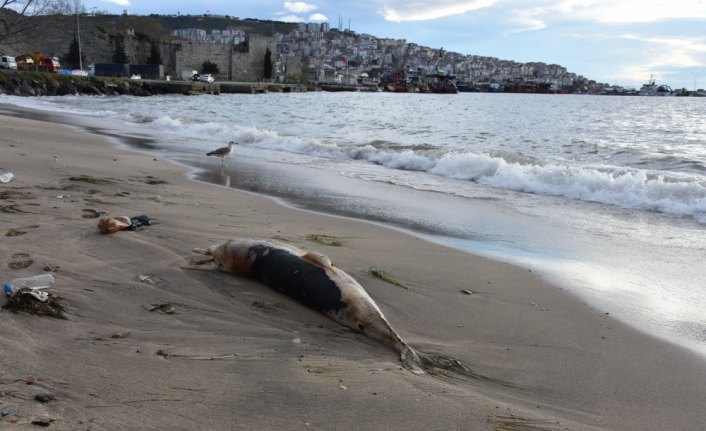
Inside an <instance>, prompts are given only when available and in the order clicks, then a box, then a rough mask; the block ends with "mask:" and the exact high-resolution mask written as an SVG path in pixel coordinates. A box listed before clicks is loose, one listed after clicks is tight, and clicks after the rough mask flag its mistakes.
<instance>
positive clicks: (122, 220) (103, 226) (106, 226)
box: [98, 216, 132, 234]
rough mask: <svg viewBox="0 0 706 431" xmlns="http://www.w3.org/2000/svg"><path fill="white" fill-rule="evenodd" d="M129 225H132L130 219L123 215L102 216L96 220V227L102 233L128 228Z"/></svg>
mask: <svg viewBox="0 0 706 431" xmlns="http://www.w3.org/2000/svg"><path fill="white" fill-rule="evenodd" d="M130 226H132V221H131V220H130V218H129V217H125V216H117V217H109V218H102V219H100V220H99V221H98V229H99V230H100V231H101V233H102V234H109V233H115V232H119V231H121V230H125V229H129V228H130Z"/></svg>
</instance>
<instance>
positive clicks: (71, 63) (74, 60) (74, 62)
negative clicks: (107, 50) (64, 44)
mask: <svg viewBox="0 0 706 431" xmlns="http://www.w3.org/2000/svg"><path fill="white" fill-rule="evenodd" d="M80 54H81V58H80V60H79V49H78V40H77V39H76V36H74V39H73V41H71V45H69V52H67V53H66V54H64V55H63V56H62V57H61V62H62V63H65V64H66V65H67V66H68V67H70V68H72V69H78V68H79V66H80V65H81V61H85V60H86V56H85V55H83V53H80Z"/></svg>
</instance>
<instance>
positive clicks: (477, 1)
mask: <svg viewBox="0 0 706 431" xmlns="http://www.w3.org/2000/svg"><path fill="white" fill-rule="evenodd" d="M496 1H497V0H470V1H469V0H465V1H458V0H441V1H432V0H427V1H417V2H413V3H410V2H398V3H400V4H399V5H398V6H394V5H393V6H390V5H389V4H386V5H385V6H384V7H383V8H384V10H383V11H381V12H379V13H380V14H381V15H382V16H383V17H384V18H385V19H386V20H387V21H394V22H402V21H426V20H432V19H437V18H443V17H447V16H452V15H459V14H462V13H466V12H469V11H473V10H477V9H482V8H486V7H490V6H492V5H494V4H495V3H496ZM388 3H389V2H388Z"/></svg>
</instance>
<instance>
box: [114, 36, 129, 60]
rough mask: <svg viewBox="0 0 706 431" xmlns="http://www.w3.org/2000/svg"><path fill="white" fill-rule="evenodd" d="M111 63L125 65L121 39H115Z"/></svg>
mask: <svg viewBox="0 0 706 431" xmlns="http://www.w3.org/2000/svg"><path fill="white" fill-rule="evenodd" d="M113 63H118V64H126V63H128V61H127V54H125V47H124V46H123V41H122V38H120V37H116V38H115V50H114V51H113Z"/></svg>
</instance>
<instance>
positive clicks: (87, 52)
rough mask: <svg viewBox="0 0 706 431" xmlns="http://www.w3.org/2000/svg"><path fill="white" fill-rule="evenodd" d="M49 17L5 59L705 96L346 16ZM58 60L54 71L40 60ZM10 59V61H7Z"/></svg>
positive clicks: (164, 74) (71, 68) (140, 71)
mask: <svg viewBox="0 0 706 431" xmlns="http://www.w3.org/2000/svg"><path fill="white" fill-rule="evenodd" d="M49 18H50V19H49ZM49 18H46V19H45V21H43V22H41V23H38V25H39V24H41V25H39V26H40V27H41V28H43V32H41V33H37V32H29V33H27V34H23V35H22V36H21V37H18V38H17V39H16V40H9V41H8V40H6V41H2V40H0V53H1V54H3V57H2V58H7V59H12V58H15V59H16V60H17V65H18V66H19V68H20V69H23V68H24V69H32V68H33V67H34V69H35V70H36V68H37V67H43V68H44V69H45V70H46V71H50V72H57V70H61V71H62V72H61V73H68V74H72V75H80V74H86V75H88V76H103V77H124V78H130V77H134V78H145V79H158V80H169V79H170V78H171V79H172V80H173V79H181V80H191V79H194V80H197V79H199V76H202V78H203V82H206V83H212V82H216V83H224V82H256V83H281V84H293V83H298V84H300V85H301V84H303V85H314V86H317V87H318V88H320V89H328V90H332V91H334V90H335V91H343V90H351V89H356V90H362V89H365V90H370V91H379V90H384V91H395V92H409V91H416V92H433V93H457V92H461V91H473V92H506V93H507V92H510V93H513V92H514V93H564V94H566V93H570V94H608V95H638V94H640V95H659V96H665V95H672V96H674V95H703V94H704V93H703V91H702V90H700V91H694V92H687V91H686V90H685V89H682V90H676V91H675V90H672V89H671V88H668V87H667V86H664V85H657V84H656V83H655V82H654V81H653V80H650V82H648V83H646V84H645V85H643V88H641V89H634V88H622V87H618V86H612V85H610V84H606V83H599V82H596V81H594V80H591V79H589V78H586V77H584V76H581V75H579V74H577V73H574V72H570V71H568V70H567V69H566V67H563V66H561V65H557V64H546V63H542V62H529V63H520V62H516V61H512V60H503V59H498V58H494V57H487V56H478V55H465V54H460V53H457V52H451V51H447V50H444V49H443V47H425V46H421V45H418V44H416V43H414V42H413V41H408V40H405V39H390V38H378V37H376V36H374V35H369V34H360V33H356V32H355V31H352V30H351V29H350V28H349V29H344V28H343V26H342V25H341V24H340V23H339V25H338V27H337V28H332V27H331V25H330V24H329V23H326V22H324V23H289V22H279V21H271V20H259V19H250V18H246V19H241V18H238V17H231V16H220V15H199V16H192V15H150V16H132V15H129V14H128V13H127V12H125V13H124V14H123V15H108V14H101V13H83V14H77V15H75V16H72V15H68V14H63V15H56V16H52V17H49ZM33 19H35V20H36V19H39V18H33ZM13 51H14V52H13ZM28 59H34V62H33V63H32V62H29V63H28ZM59 61H60V62H61V66H59ZM50 63H51V64H52V67H51V70H49V68H47V67H46V66H42V65H43V64H50ZM3 67H4V68H11V67H10V66H9V65H5V64H4V62H0V68H3Z"/></svg>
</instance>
